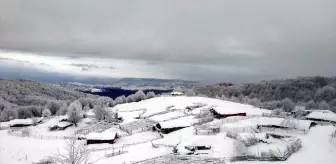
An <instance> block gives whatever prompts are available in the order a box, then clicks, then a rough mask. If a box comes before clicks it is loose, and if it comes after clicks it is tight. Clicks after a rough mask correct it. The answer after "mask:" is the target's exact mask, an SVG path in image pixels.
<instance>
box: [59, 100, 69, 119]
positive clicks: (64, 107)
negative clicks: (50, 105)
mask: <svg viewBox="0 0 336 164" xmlns="http://www.w3.org/2000/svg"><path fill="white" fill-rule="evenodd" d="M67 112H68V105H67V104H66V103H63V104H62V106H61V107H60V108H59V110H58V112H57V115H59V116H64V115H66V114H67Z"/></svg>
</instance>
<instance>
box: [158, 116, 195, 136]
mask: <svg viewBox="0 0 336 164" xmlns="http://www.w3.org/2000/svg"><path fill="white" fill-rule="evenodd" d="M198 121H199V120H198V119H195V118H194V116H187V117H181V118H178V119H174V120H169V121H165V122H159V123H157V124H156V125H154V126H153V130H154V131H159V132H161V133H163V134H168V133H171V132H174V131H177V130H180V129H183V128H186V127H190V126H192V125H194V124H195V123H197V122H198Z"/></svg>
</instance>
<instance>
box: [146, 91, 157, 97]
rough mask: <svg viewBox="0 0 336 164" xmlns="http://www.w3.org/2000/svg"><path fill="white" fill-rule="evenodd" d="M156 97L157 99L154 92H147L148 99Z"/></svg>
mask: <svg viewBox="0 0 336 164" xmlns="http://www.w3.org/2000/svg"><path fill="white" fill-rule="evenodd" d="M154 97H155V93H154V92H152V91H149V92H147V95H146V98H147V99H150V98H154Z"/></svg>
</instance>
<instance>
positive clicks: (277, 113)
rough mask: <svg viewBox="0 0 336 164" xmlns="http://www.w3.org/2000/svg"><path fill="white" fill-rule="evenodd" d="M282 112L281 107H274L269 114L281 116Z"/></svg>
mask: <svg viewBox="0 0 336 164" xmlns="http://www.w3.org/2000/svg"><path fill="white" fill-rule="evenodd" d="M283 112H284V111H283V109H281V108H276V109H274V110H272V111H271V114H272V115H275V116H281V115H283Z"/></svg>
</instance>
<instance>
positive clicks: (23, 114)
mask: <svg viewBox="0 0 336 164" xmlns="http://www.w3.org/2000/svg"><path fill="white" fill-rule="evenodd" d="M17 112H18V116H19V118H20V119H26V118H32V117H33V113H32V111H31V110H28V109H27V108H26V107H19V108H18V109H17Z"/></svg>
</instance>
